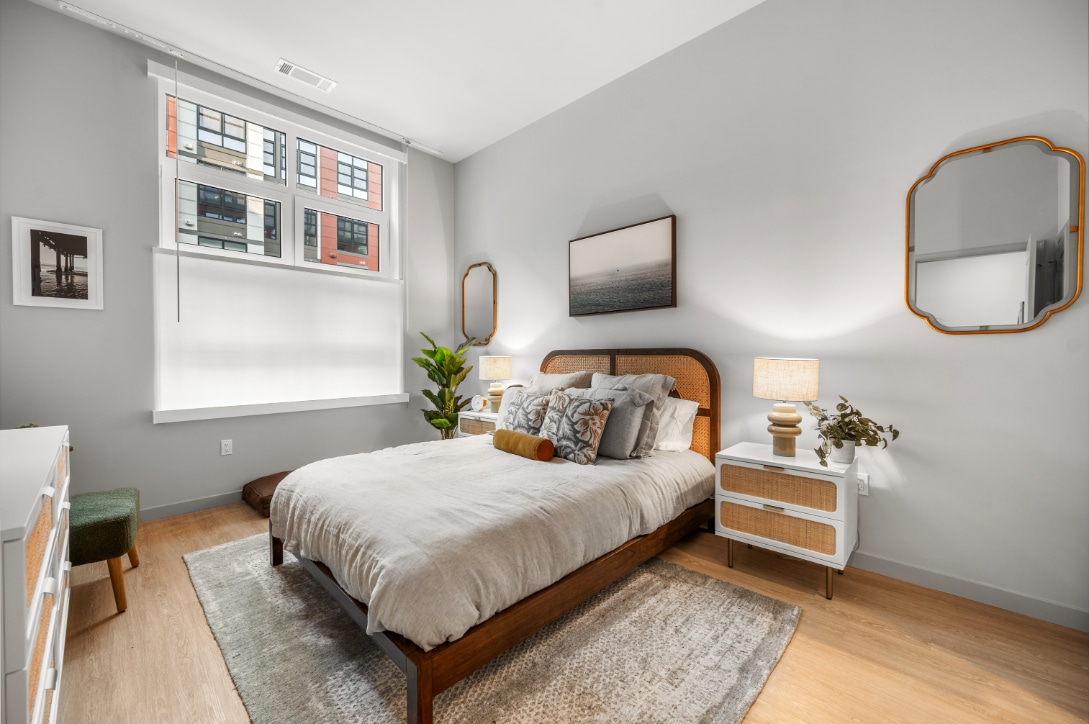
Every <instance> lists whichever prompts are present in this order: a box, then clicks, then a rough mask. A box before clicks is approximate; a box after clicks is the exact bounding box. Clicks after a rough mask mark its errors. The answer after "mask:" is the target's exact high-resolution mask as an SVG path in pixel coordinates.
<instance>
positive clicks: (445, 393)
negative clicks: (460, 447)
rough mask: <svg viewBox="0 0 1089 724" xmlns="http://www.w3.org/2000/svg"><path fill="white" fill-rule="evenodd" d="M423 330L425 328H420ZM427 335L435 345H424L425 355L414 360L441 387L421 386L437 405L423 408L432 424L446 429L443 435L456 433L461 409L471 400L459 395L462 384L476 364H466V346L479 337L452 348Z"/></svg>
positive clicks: (448, 435)
mask: <svg viewBox="0 0 1089 724" xmlns="http://www.w3.org/2000/svg"><path fill="white" fill-rule="evenodd" d="M420 334H423V332H420ZM423 338H424V339H426V340H427V341H428V342H430V343H431V349H426V348H425V349H421V350H420V351H421V352H423V354H424V356H423V357H413V358H412V361H413V362H415V363H416V364H418V365H419V366H420V367H422V368H423V369H424V370H426V371H427V377H428V379H430V380H431V381H432V382H434V383H435V384H436V385H438V387H439V389H438V390H437V391H435V392H432V391H431V390H420V392H422V393H423V395H424V397H426V398H427V399H428V400H430V401H431V404H432V405H434V406H435V409H434V410H421V412H423V414H424V419H426V420H427V421H428V422H429V423H430V424H431V426H432V427H434V428H435V429H437V430H438V431H439V432H440V433H442V439H443V440H447V439H449V438H452V437H454V436H455V435H456V434H457V431H458V412H460V411H461V408H463V407H465V406H466V405H468V404H469V400H463V399H462V398H461V397H460V396H458V394H457V391H458V385H460V384H461V383H462V382H463V381H465V376H466V375H468V374H469V372H470V371H472V369H473V368H472V366H469V367H466V366H465V357H464V356H463V355H464V354H465V350H467V349H469V347H471V346H472V345H473V342H475V341H476V340H475V339H467V340H465V341H464V342H462V343H461V345H460V346H458V348H457V349H456V350H453V351H451V350H450V349H447V348H446V347H439V346H438V345H436V344H435V340H433V339H431V338H430V337H428V336H427V335H426V334H423Z"/></svg>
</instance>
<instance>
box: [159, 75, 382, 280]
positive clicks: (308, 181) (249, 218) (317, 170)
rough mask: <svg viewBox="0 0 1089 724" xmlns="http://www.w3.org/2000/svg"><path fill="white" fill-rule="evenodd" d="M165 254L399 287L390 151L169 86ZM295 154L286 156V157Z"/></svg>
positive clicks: (166, 94) (166, 100)
mask: <svg viewBox="0 0 1089 724" xmlns="http://www.w3.org/2000/svg"><path fill="white" fill-rule="evenodd" d="M163 98H164V101H163V102H164V105H163V110H164V124H165V127H166V128H165V131H166V132H165V134H164V135H165V140H164V142H163V159H164V162H166V163H168V164H169V163H170V162H171V161H175V160H176V161H177V163H174V164H170V165H171V168H169V169H166V168H165V167H164V173H163V178H172V177H175V175H176V178H177V181H176V183H175V185H174V188H172V189H171V188H170V185H169V184H164V185H163V186H164V191H163V200H162V208H163V217H164V219H169V218H171V217H176V218H177V224H176V228H175V225H171V226H170V228H166V224H165V222H164V225H163V226H164V228H163V232H162V242H161V244H160V245H161V246H164V247H167V248H171V247H173V246H174V244H176V243H178V244H187V245H190V246H191V248H194V249H199V250H201V251H203V252H206V253H211V254H217V253H218V254H220V255H223V256H235V255H246V256H249V257H250V258H254V257H261V258H262V259H263V260H265V261H268V262H270V263H282V264H288V265H294V266H300V267H304V268H310V269H315V268H318V267H315V266H314V265H316V264H321V265H323V266H324V267H337V268H338V269H339V270H340V271H343V272H346V273H358V274H367V275H378V276H382V277H384V278H396V277H397V276H398V270H397V269H396V268H392V267H388V266H387V263H388V262H390V261H393V260H395V259H396V258H397V256H396V255H395V254H391V253H390V251H391V248H392V247H393V245H394V244H395V243H396V239H395V236H394V234H393V233H392V231H391V228H392V227H391V224H390V206H389V204H388V198H389V196H390V194H391V193H392V190H393V189H394V188H395V182H396V163H391V160H393V161H399V160H401V159H399V158H394V159H391V157H390V154H389V152H388V150H387V149H381V150H377V149H368V148H367V147H366V146H365V145H364V144H362V143H360V142H359V140H358V139H352V138H349V137H346V136H341V137H337V136H334V135H332V134H331V133H330V134H327V132H326V130H325V129H317V128H309V127H305V126H304V125H303V124H302V123H300V122H299V120H300V119H295V118H278V117H275V116H272V115H270V114H268V113H266V112H264V111H263V110H259V109H257V108H251V107H247V106H245V105H243V104H241V103H238V102H236V101H234V100H228V99H226V98H223V97H219V96H218V95H211V94H209V93H208V92H206V91H203V90H201V89H197V88H192V87H182V86H179V87H178V88H177V89H176V90H175V89H174V88H172V87H170V84H169V83H166V84H164V94H163ZM289 147H291V148H293V149H294V153H293V154H290V155H289V154H287V153H286V149H287V148H289Z"/></svg>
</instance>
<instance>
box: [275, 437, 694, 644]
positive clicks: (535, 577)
mask: <svg viewBox="0 0 1089 724" xmlns="http://www.w3.org/2000/svg"><path fill="white" fill-rule="evenodd" d="M491 440H492V438H491V437H490V436H489V435H479V436H475V437H464V438H456V439H453V440H437V441H434V442H425V443H417V444H413V445H405V446H402V447H396V448H388V449H386V450H380V451H377V452H373V453H364V454H361V455H349V456H346V457H339V458H331V459H329V460H322V461H319V462H316V463H313V464H311V465H307V466H305V467H303V468H300V469H299V470H296V471H295V472H293V473H291V475H289V476H287V478H285V479H284V481H283V482H282V483H280V485H279V487H278V488H277V489H276V494H275V496H274V497H273V499H272V508H271V518H272V520H271V522H272V533H273V535H275V536H277V537H278V538H281V539H282V540H283V542H284V547H285V548H286V549H287V550H288V551H291V552H292V553H294V554H296V555H299V556H302V557H305V558H309V559H311V560H316V561H321V562H322V563H324V564H325V565H327V566H328V567H329V569H330V570H331V571H332V572H333V574H334V575H335V576H336V579H337V581H338V582H339V583H340V585H341V586H342V587H343V588H344V589H345V590H346V591H347V592H348V593H349V594H351V595H352V596H353V597H355V598H357V599H359V600H360V601H363V602H364V603H366V604H367V606H368V609H369V613H368V617H367V631H368V633H373V632H375V631H384V630H388V631H395V632H397V633H400V634H401V635H403V636H405V637H406V638H408V639H410V640H411V641H413V642H415V643H416V644H417V645H418V646H420V647H421V648H422V649H424V650H429V649H431V648H433V647H435V646H437V645H439V644H441V643H443V642H444V641H453V640H456V639H458V638H460V637H461V636H462V635H463V634H464V633H465V632H466V631H467V630H468V629H469V628H471V627H472V626H474V625H476V624H478V623H481V622H482V621H485V620H487V619H488V618H490V617H491V616H492V615H494V614H495V613H497V612H499V611H501V610H503V609H504V608H507V607H508V606H510V605H511V604H513V603H516V602H517V601H520V600H521V599H523V598H525V597H527V596H529V595H530V594H532V593H535V592H536V591H539V590H540V589H542V588H545V587H546V586H548V585H550V584H552V583H554V582H555V581H557V580H559V579H560V578H562V577H563V576H565V575H567V574H568V573H570V572H571V571H573V570H575V569H577V568H579V567H580V566H583V565H585V564H586V563H589V562H590V561H592V560H594V559H595V558H598V557H599V556H602V555H604V554H605V553H608V552H609V551H611V550H613V549H614V548H617V547H618V546H620V545H621V544H623V543H624V542H626V541H628V540H630V539H632V538H634V537H635V536H638V535H643V534H646V533H649V532H651V531H653V530H654V529H655V528H658V527H659V526H661V525H663V524H664V523H666V522H668V521H670V520H672V519H673V518H676V517H677V516H678V515H679V514H680V513H681V512H682V511H684V510H685V509H686V508H689V507H691V506H693V505H696V504H697V503H700V502H701V501H703V500H706V499H707V498H709V497H711V496H712V495H713V494H714V466H713V465H712V464H711V463H710V462H709V461H708V460H707V458H705V457H703V456H702V455H699V454H697V453H694V452H692V451H689V450H686V451H683V452H656V453H655V455H654V456H653V457H650V458H645V459H642V460H625V461H618V460H609V459H605V458H599V459H598V463H597V464H596V465H576V464H575V463H571V462H568V461H566V460H561V459H558V458H557V459H555V460H553V461H552V462H547V463H544V462H538V461H534V460H527V459H526V458H522V457H518V456H517V455H512V454H509V453H505V452H502V451H499V450H496V449H495V448H493V447H492V445H491Z"/></svg>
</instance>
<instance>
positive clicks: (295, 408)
mask: <svg viewBox="0 0 1089 724" xmlns="http://www.w3.org/2000/svg"><path fill="white" fill-rule="evenodd" d="M401 402H408V393H407V392H397V393H394V394H391V395H372V396H370V397H339V398H336V399H330V400H297V401H292V402H269V403H265V404H258V405H227V406H224V407H190V408H185V409H180V410H152V411H151V422H152V423H153V424H156V425H158V424H160V423H166V422H191V421H193V420H219V419H221V418H226V417H248V416H250V415H274V414H277V413H280V412H307V411H309V410H333V409H337V408H341V407H367V406H369V405H393V404H398V403H401Z"/></svg>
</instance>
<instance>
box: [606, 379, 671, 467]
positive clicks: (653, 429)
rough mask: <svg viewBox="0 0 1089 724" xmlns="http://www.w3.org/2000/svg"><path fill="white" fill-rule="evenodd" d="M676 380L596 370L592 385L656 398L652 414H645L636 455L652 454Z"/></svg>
mask: <svg viewBox="0 0 1089 724" xmlns="http://www.w3.org/2000/svg"><path fill="white" fill-rule="evenodd" d="M675 382H676V380H674V379H673V378H672V377H670V376H669V375H657V374H644V375H620V376H619V377H617V376H614V375H603V374H601V373H600V372H595V373H594V376H593V379H592V380H591V382H590V387H591V388H593V389H605V390H612V389H626V390H638V391H640V392H645V393H647V394H648V395H650V396H651V397H653V398H654V408H653V409H652V410H651V411H650V414H647V415H644V416H643V424H642V425H641V426H640V428H639V439H638V442H637V443H636V446H635V456H636V457H646V456H647V455H650V453H651V450H653V449H654V441H655V440H657V439H658V420H659V418H660V417H661V414H662V408H663V407H664V406H665V401H666V398H667V397H669V393H670V392H671V391H672V390H673V384H674V383H675Z"/></svg>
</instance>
